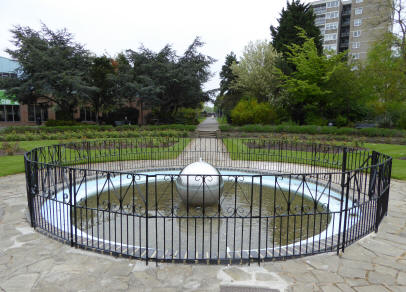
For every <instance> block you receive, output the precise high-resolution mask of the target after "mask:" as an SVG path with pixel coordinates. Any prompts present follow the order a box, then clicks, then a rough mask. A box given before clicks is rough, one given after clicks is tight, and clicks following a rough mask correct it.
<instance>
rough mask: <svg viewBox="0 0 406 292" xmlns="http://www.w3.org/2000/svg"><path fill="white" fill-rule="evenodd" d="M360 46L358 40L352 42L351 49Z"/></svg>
mask: <svg viewBox="0 0 406 292" xmlns="http://www.w3.org/2000/svg"><path fill="white" fill-rule="evenodd" d="M360 47H361V43H360V42H353V43H352V48H353V49H359V48H360Z"/></svg>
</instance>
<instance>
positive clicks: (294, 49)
mask: <svg viewBox="0 0 406 292" xmlns="http://www.w3.org/2000/svg"><path fill="white" fill-rule="evenodd" d="M299 35H300V37H301V38H303V39H304V43H303V45H297V44H292V45H290V46H288V48H289V50H290V51H289V52H288V53H287V56H288V57H287V58H288V60H289V62H291V63H292V64H294V65H295V68H296V71H295V72H293V73H292V74H290V75H286V74H285V73H283V72H282V71H281V70H280V71H279V74H280V76H281V78H282V80H283V85H282V89H283V91H282V93H281V94H280V95H279V96H278V98H277V99H276V102H277V104H278V105H279V106H280V107H281V108H283V109H284V110H285V111H286V112H287V113H288V114H289V117H290V118H291V119H292V120H293V121H295V122H296V123H298V124H316V125H326V124H327V123H328V121H334V120H336V118H337V117H339V116H344V117H346V118H347V119H348V120H349V121H350V120H351V121H355V120H357V119H361V118H362V117H363V116H364V115H363V107H362V105H363V102H364V101H363V99H362V98H360V86H359V85H358V84H357V80H358V76H357V73H354V72H352V71H351V68H350V66H349V65H348V63H347V61H346V59H345V54H344V53H341V54H337V55H331V56H326V55H319V54H318V51H317V47H316V45H315V42H314V40H313V39H311V38H308V37H307V36H306V35H305V33H304V32H303V31H302V32H301V33H299Z"/></svg>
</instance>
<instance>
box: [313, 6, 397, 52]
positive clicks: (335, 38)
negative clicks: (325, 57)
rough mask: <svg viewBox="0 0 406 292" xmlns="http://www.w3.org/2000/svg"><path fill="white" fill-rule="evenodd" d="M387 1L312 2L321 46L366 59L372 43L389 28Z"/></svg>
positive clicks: (389, 14)
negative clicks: (321, 42)
mask: <svg viewBox="0 0 406 292" xmlns="http://www.w3.org/2000/svg"><path fill="white" fill-rule="evenodd" d="M388 3H389V1H387V0H319V1H314V2H311V3H310V5H311V6H312V8H313V10H314V13H315V14H316V21H315V24H316V26H318V27H319V29H320V31H321V34H322V35H323V37H324V40H323V48H324V49H325V50H330V51H333V52H335V53H337V52H343V51H345V50H348V51H349V56H351V57H352V58H353V59H365V58H366V56H367V53H368V50H369V48H370V47H371V46H372V44H373V43H374V42H375V41H376V40H378V39H379V38H381V37H382V36H383V34H384V33H385V32H387V31H388V30H391V29H392V21H391V19H392V17H391V16H392V11H391V7H390V5H388Z"/></svg>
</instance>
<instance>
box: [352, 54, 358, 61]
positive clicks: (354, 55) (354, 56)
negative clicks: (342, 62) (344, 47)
mask: <svg viewBox="0 0 406 292" xmlns="http://www.w3.org/2000/svg"><path fill="white" fill-rule="evenodd" d="M359 57H360V54H359V53H352V58H353V59H354V60H358V59H359Z"/></svg>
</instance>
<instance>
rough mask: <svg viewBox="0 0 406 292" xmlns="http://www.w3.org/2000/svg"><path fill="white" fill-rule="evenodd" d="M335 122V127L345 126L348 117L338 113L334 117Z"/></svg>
mask: <svg viewBox="0 0 406 292" xmlns="http://www.w3.org/2000/svg"><path fill="white" fill-rule="evenodd" d="M335 124H336V126H337V127H345V126H347V125H348V119H347V118H346V117H344V116H342V115H339V116H338V117H337V118H336V123H335Z"/></svg>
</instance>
